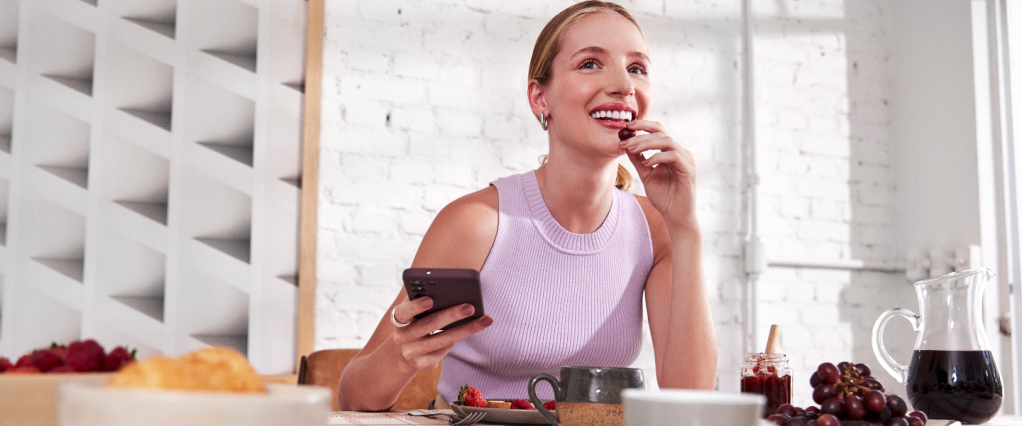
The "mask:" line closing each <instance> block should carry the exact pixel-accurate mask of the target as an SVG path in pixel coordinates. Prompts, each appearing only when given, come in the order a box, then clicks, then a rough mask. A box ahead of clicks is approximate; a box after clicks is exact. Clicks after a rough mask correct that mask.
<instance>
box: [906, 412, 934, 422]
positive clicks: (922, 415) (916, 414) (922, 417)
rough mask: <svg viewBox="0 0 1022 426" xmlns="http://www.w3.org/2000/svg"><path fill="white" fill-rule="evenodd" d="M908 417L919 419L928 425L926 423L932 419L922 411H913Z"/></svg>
mask: <svg viewBox="0 0 1022 426" xmlns="http://www.w3.org/2000/svg"><path fill="white" fill-rule="evenodd" d="M908 415H909V416H912V417H918V418H919V420H922V421H923V423H926V421H927V420H929V419H930V417H929V416H927V415H926V413H924V412H922V411H913V412H911V413H908Z"/></svg>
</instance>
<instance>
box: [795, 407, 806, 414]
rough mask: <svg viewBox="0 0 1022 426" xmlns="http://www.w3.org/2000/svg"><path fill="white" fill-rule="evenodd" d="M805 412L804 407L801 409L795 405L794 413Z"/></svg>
mask: <svg viewBox="0 0 1022 426" xmlns="http://www.w3.org/2000/svg"><path fill="white" fill-rule="evenodd" d="M805 413H806V410H804V409H802V408H800V407H795V414H805Z"/></svg>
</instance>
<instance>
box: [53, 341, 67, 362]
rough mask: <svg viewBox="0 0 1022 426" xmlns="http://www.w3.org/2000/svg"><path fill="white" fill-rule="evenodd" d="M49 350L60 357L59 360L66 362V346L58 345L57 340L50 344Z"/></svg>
mask: <svg viewBox="0 0 1022 426" xmlns="http://www.w3.org/2000/svg"><path fill="white" fill-rule="evenodd" d="M50 351H51V352H53V353H54V354H55V355H57V356H59V357H60V361H61V362H63V363H67V346H64V345H58V344H57V342H53V343H51V344H50Z"/></svg>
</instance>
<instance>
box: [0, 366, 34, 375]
mask: <svg viewBox="0 0 1022 426" xmlns="http://www.w3.org/2000/svg"><path fill="white" fill-rule="evenodd" d="M39 373H40V371H39V369H38V368H36V366H34V365H26V366H24V367H14V368H12V369H10V370H7V373H6V374H39Z"/></svg>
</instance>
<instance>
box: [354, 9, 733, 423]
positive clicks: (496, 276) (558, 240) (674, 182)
mask: <svg viewBox="0 0 1022 426" xmlns="http://www.w3.org/2000/svg"><path fill="white" fill-rule="evenodd" d="M647 52H648V46H647V45H646V41H645V36H644V35H643V33H642V30H641V29H640V28H639V25H638V23H636V22H635V20H634V18H632V17H631V15H630V14H628V12H627V11H626V10H625V9H624V8H622V7H620V6H618V5H616V4H613V3H606V2H601V1H586V2H582V3H579V4H576V5H574V6H572V7H569V8H568V9H565V10H564V11H562V12H561V13H560V14H558V15H557V16H556V17H554V18H553V19H552V20H551V21H550V22H549V23H548V24H547V25H546V27H545V28H544V29H543V31H542V32H541V33H540V36H539V39H538V40H537V41H536V46H535V49H534V51H533V56H532V61H531V64H530V67H529V79H530V81H529V85H528V96H529V104H530V106H531V107H532V110H533V113H534V114H535V115H536V117H537V119H538V120H539V121H540V125H541V126H542V127H543V128H544V129H546V130H547V131H548V133H549V138H550V154H549V156H548V158H547V161H546V162H545V163H544V164H543V165H542V166H541V167H540V168H539V169H537V170H536V171H535V172H528V173H525V174H521V175H516V176H510V177H507V178H503V179H499V180H498V181H496V182H494V184H493V185H491V186H490V187H488V188H486V189H483V190H481V191H478V192H475V193H472V194H469V195H466V196H464V197H462V198H460V199H458V200H456V201H454V202H452V203H451V204H449V205H448V206H447V207H445V208H444V209H443V210H442V211H441V212H440V213H439V214H438V215H437V217H436V219H435V220H434V221H433V224H432V225H431V226H430V228H429V230H428V231H427V232H426V235H425V237H424V238H423V240H422V243H421V245H420V246H419V250H418V252H417V253H416V256H415V259H414V261H413V263H412V267H417V268H423V267H429V268H469V269H475V270H477V271H480V276H481V280H482V289H483V299H484V302H485V306H486V311H487V312H488V314H489V315H486V316H484V317H482V318H480V319H477V320H475V321H472V322H469V323H466V324H464V325H461V326H459V327H456V328H452V329H449V330H447V331H445V332H443V333H439V334H436V335H431V334H430V332H431V331H433V330H437V329H439V328H441V327H443V326H444V325H447V324H450V323H452V322H454V321H456V320H459V319H462V318H465V317H468V316H471V315H472V307H471V305H463V306H455V307H452V308H448V309H446V310H443V311H439V312H437V313H434V314H432V315H430V316H428V317H425V318H423V319H421V320H413V317H414V316H415V315H416V314H418V313H421V312H423V311H425V310H427V309H429V308H430V307H431V306H432V301H431V300H429V299H428V298H420V299H416V300H415V301H409V300H408V299H407V297H406V296H405V293H404V291H402V292H400V294H399V295H398V297H397V299H396V300H395V301H394V303H393V305H392V306H391V311H390V312H389V313H388V315H387V317H386V318H384V319H383V320H382V321H381V322H380V324H379V326H378V327H377V329H376V332H375V333H374V334H373V336H372V338H371V339H370V340H369V342H368V343H367V344H366V346H365V347H364V348H363V349H362V351H361V352H359V354H358V355H357V356H356V357H355V359H354V360H352V361H351V363H350V364H349V365H348V367H347V368H346V369H345V371H344V373H343V374H342V376H341V381H340V391H339V392H338V406H340V407H341V409H342V410H361V411H376V410H386V409H388V408H389V407H391V406H393V404H394V402H395V401H396V400H397V397H398V395H399V394H400V392H401V390H402V389H403V388H404V386H405V385H406V384H407V383H408V382H409V381H410V380H411V378H412V377H413V376H414V375H415V373H416V372H417V371H419V370H430V369H433V368H436V366H437V364H438V363H439V362H440V360H441V359H443V360H444V363H443V370H442V373H441V377H440V383H439V385H438V391H439V394H440V398H438V402H439V403H440V404H441V405H442V404H443V402H445V401H453V400H455V399H456V398H457V393H458V388H459V387H460V386H462V385H464V384H470V385H471V386H475V387H477V388H479V389H480V391H482V394H483V395H485V396H489V397H494V398H498V397H499V398H524V397H525V393H526V384H527V383H528V380H529V378H530V377H532V376H533V375H534V374H536V373H539V372H548V373H551V374H554V375H557V373H558V372H559V368H560V367H561V366H568V365H599V366H628V365H629V364H631V363H632V362H633V361H634V360H635V358H636V357H637V356H638V353H639V350H640V348H641V336H642V332H641V330H642V324H641V322H642V320H641V318H642V309H641V308H642V307H641V297H642V292H643V291H644V292H645V295H646V307H647V310H648V314H649V326H650V331H651V333H652V339H653V348H654V352H655V358H656V371H657V381H658V382H659V384H660V386H661V387H662V388H699V389H712V388H713V386H714V380H715V374H716V364H717V354H716V337H715V335H714V329H713V322H712V318H711V315H710V308H709V301H708V300H707V296H706V290H705V286H704V284H703V276H702V266H701V261H700V256H701V249H700V240H701V236H700V231H699V224H698V221H697V220H696V215H695V179H696V171H695V161H694V159H693V156H692V154H691V153H690V152H688V151H687V150H686V149H685V148H682V147H681V146H680V145H679V144H678V143H677V142H675V141H674V140H673V139H672V138H671V137H670V136H669V135H668V134H667V132H666V131H665V130H664V128H663V126H661V125H660V123H657V122H653V121H648V120H645V118H646V116H647V115H648V112H649V108H650V96H651V94H652V87H651V85H650V79H649V74H648V71H649V69H650V60H649V58H648V56H647ZM625 128H627V129H630V130H632V131H642V132H645V133H644V134H640V135H638V136H634V137H632V138H630V139H627V140H624V141H619V138H618V132H619V131H620V130H621V129H625ZM648 150H660V151H661V152H659V153H655V154H653V155H652V156H650V157H649V158H644V157H643V156H642V154H641V153H643V152H644V151H648ZM622 154H626V155H628V158H629V160H631V162H632V164H633V165H635V168H636V170H637V171H638V173H639V177H640V178H641V179H642V182H643V184H644V186H645V189H646V194H647V196H648V198H646V197H641V196H635V195H632V194H630V193H628V192H625V191H622V190H620V189H618V188H616V186H617V187H625V186H628V185H630V183H631V182H630V179H631V178H630V176H628V172H627V171H625V170H624V169H623V168H621V167H620V166H619V165H618V164H617V158H618V157H619V156H620V155H622ZM491 315H492V316H491ZM409 323H410V324H409ZM405 325H407V326H405ZM445 356H446V358H445ZM537 391H538V392H539V393H540V394H541V395H540V396H541V397H545V398H550V397H551V392H550V390H549V389H546V388H541V389H537Z"/></svg>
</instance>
